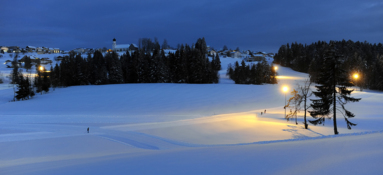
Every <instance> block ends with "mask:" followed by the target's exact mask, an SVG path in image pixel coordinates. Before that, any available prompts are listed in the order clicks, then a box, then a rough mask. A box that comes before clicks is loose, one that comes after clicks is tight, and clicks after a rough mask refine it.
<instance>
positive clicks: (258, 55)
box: [254, 54, 263, 57]
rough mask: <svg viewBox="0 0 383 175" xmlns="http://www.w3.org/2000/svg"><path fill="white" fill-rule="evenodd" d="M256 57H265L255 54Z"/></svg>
mask: <svg viewBox="0 0 383 175" xmlns="http://www.w3.org/2000/svg"><path fill="white" fill-rule="evenodd" d="M254 56H255V57H263V55H262V54H255V55H254Z"/></svg>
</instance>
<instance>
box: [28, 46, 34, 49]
mask: <svg viewBox="0 0 383 175" xmlns="http://www.w3.org/2000/svg"><path fill="white" fill-rule="evenodd" d="M27 47H28V48H31V49H36V47H35V46H27Z"/></svg>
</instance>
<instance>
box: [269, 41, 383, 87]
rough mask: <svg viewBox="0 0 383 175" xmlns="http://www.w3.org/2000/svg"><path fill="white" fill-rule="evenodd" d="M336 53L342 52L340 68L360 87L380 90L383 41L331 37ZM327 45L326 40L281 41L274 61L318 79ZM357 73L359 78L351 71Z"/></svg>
mask: <svg viewBox="0 0 383 175" xmlns="http://www.w3.org/2000/svg"><path fill="white" fill-rule="evenodd" d="M332 42H333V44H334V46H335V51H336V53H337V54H339V55H341V56H342V60H341V61H342V65H341V66H342V69H344V70H345V71H346V73H347V74H348V75H350V81H354V83H355V84H356V85H357V86H360V87H361V88H370V89H376V90H383V45H382V44H381V43H379V44H371V43H368V42H359V41H358V42H353V41H351V40H348V41H345V40H342V41H332ZM328 47H329V44H328V43H327V42H325V41H318V42H315V43H312V44H310V45H306V44H305V45H303V44H301V43H296V42H295V43H292V44H291V46H290V45H289V44H286V45H282V46H281V47H280V48H279V50H278V53H277V54H276V55H275V56H274V62H275V63H277V64H281V65H282V66H286V67H291V68H292V69H294V70H296V71H299V72H305V73H309V74H310V79H311V81H313V82H318V76H319V74H320V70H321V67H322V65H323V61H324V51H325V50H326V49H327V48H328ZM354 73H358V74H359V78H358V79H352V78H351V75H352V74H354Z"/></svg>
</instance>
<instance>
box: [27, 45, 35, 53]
mask: <svg viewBox="0 0 383 175" xmlns="http://www.w3.org/2000/svg"><path fill="white" fill-rule="evenodd" d="M25 50H26V51H27V52H36V47H35V46H27V47H25Z"/></svg>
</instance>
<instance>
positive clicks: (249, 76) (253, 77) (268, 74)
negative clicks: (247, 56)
mask: <svg viewBox="0 0 383 175" xmlns="http://www.w3.org/2000/svg"><path fill="white" fill-rule="evenodd" d="M226 74H227V75H228V76H229V77H230V79H232V80H234V82H235V84H263V83H269V84H277V79H276V75H277V74H276V72H275V69H274V66H270V65H269V64H268V63H267V61H266V60H263V61H261V62H258V63H257V64H251V65H246V63H245V61H243V60H242V62H241V65H239V63H238V61H236V62H235V64H234V66H232V65H231V64H229V66H228V68H227V73H226Z"/></svg>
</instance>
